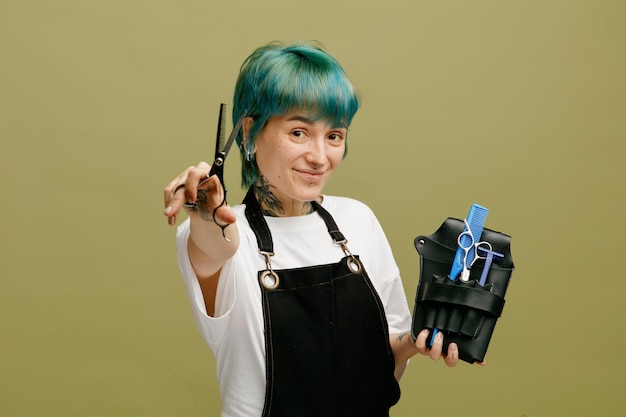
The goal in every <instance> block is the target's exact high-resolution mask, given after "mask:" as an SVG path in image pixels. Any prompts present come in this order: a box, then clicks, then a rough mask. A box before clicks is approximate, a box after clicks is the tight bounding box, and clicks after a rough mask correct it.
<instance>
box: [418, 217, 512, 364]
mask: <svg viewBox="0 0 626 417" xmlns="http://www.w3.org/2000/svg"><path fill="white" fill-rule="evenodd" d="M464 226H465V224H464V223H463V221H462V220H458V219H453V218H448V219H446V221H444V222H443V224H442V225H441V227H439V229H438V230H437V231H436V232H435V233H433V234H432V235H430V236H418V237H416V238H415V248H416V249H417V251H418V252H419V255H420V279H419V284H418V286H417V294H416V295H415V308H414V310H413V325H412V333H413V337H417V335H418V333H420V332H421V331H422V329H431V334H432V329H438V330H439V331H441V332H442V333H443V335H444V346H443V351H444V353H446V352H447V351H448V345H449V344H450V343H451V342H454V343H456V344H457V345H458V346H459V358H460V359H461V360H463V361H466V362H469V363H474V362H475V361H478V362H482V361H483V360H484V359H485V354H486V353H487V347H488V346H489V341H490V340H491V335H492V334H493V330H494V328H495V326H496V321H497V320H498V318H499V317H500V315H501V314H502V310H503V308H504V294H505V293H506V290H507V287H508V285H509V279H510V278H511V273H512V272H513V268H514V266H513V258H512V256H511V237H510V236H507V235H505V234H503V233H500V232H495V231H493V230H489V229H487V228H485V229H484V230H483V233H482V237H481V239H480V240H481V241H487V242H489V243H490V244H491V246H492V248H493V251H495V252H499V253H501V254H503V255H504V257H502V258H499V257H494V258H493V263H492V264H491V268H490V269H489V274H488V275H487V280H486V282H485V285H484V286H481V285H479V283H478V279H479V277H480V275H481V272H482V270H483V266H484V263H485V262H484V261H483V260H481V259H478V260H477V261H476V263H475V264H474V265H473V266H472V268H471V270H470V271H471V272H470V278H469V280H468V281H467V282H463V281H461V280H460V279H458V278H457V279H456V280H454V281H452V280H451V279H450V276H449V274H450V269H451V267H452V261H453V259H454V255H455V253H456V249H457V247H458V243H457V238H458V236H459V234H460V233H462V232H463V228H464Z"/></svg>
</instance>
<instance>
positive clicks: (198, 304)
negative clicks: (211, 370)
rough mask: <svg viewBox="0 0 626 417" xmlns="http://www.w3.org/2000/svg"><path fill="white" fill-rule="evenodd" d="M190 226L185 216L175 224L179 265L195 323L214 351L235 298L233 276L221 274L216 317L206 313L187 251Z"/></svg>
mask: <svg viewBox="0 0 626 417" xmlns="http://www.w3.org/2000/svg"><path fill="white" fill-rule="evenodd" d="M189 227H190V222H189V219H187V220H185V221H184V222H183V223H182V224H181V225H180V226H179V227H178V229H177V232H176V250H177V254H178V267H179V269H180V272H181V274H182V276H183V280H184V283H185V288H186V290H187V296H188V297H189V302H190V305H191V311H192V314H193V318H194V321H195V323H196V326H197V327H198V330H199V331H200V334H201V335H202V337H203V338H204V340H205V341H206V343H207V344H208V345H209V347H210V348H211V350H212V351H214V352H215V351H216V349H217V347H218V345H219V343H220V341H221V339H222V337H223V335H224V333H225V331H226V329H227V327H228V323H229V321H230V311H231V309H232V306H233V305H234V302H235V290H234V286H233V285H232V280H222V279H221V278H222V277H221V276H220V284H219V285H218V294H217V296H216V299H217V300H219V303H218V304H219V305H216V314H215V317H211V316H209V315H208V314H207V312H206V305H205V303H204V297H203V295H202V289H201V288H200V284H199V282H198V278H197V277H196V274H195V272H194V270H193V267H192V265H191V261H190V260H189V252H188V251H187V242H188V240H189ZM223 281H225V282H223Z"/></svg>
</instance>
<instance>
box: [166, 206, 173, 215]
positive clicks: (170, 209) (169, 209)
mask: <svg viewBox="0 0 626 417" xmlns="http://www.w3.org/2000/svg"><path fill="white" fill-rule="evenodd" d="M171 212H172V206H167V208H166V209H165V215H166V216H169V214H170V213H171Z"/></svg>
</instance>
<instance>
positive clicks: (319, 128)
mask: <svg viewBox="0 0 626 417" xmlns="http://www.w3.org/2000/svg"><path fill="white" fill-rule="evenodd" d="M346 135H347V129H346V128H344V127H333V126H329V125H328V124H327V122H326V121H325V120H317V121H313V120H311V119H310V118H308V117H307V114H306V112H294V113H290V114H287V115H283V116H275V117H272V118H271V119H269V120H268V122H267V123H266V125H265V127H264V128H263V129H262V130H261V132H260V133H259V134H258V136H257V137H256V141H255V149H256V153H255V158H256V162H257V165H258V167H259V172H260V173H261V175H262V177H263V178H264V181H265V182H266V183H267V184H268V185H269V186H270V191H271V192H272V193H273V194H274V196H275V197H276V198H277V199H278V200H279V201H280V202H281V203H282V205H283V207H284V208H287V207H290V206H292V205H294V204H297V202H307V201H312V200H314V199H316V198H317V197H318V196H319V195H320V194H321V193H322V190H323V189H324V186H325V185H326V183H327V182H328V180H329V179H330V176H331V175H332V173H333V172H334V171H335V168H337V166H339V163H340V162H341V160H342V159H343V155H344V151H345V146H346V145H345V141H346Z"/></svg>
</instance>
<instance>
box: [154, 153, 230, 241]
mask: <svg viewBox="0 0 626 417" xmlns="http://www.w3.org/2000/svg"><path fill="white" fill-rule="evenodd" d="M210 170H211V166H210V165H209V164H207V163H206V162H200V163H199V164H198V165H197V166H191V167H189V168H187V169H186V170H185V171H183V172H182V173H181V174H179V175H178V176H177V177H176V178H174V179H173V180H172V181H171V182H170V183H169V184H168V185H167V187H165V190H164V203H165V207H166V208H165V212H164V215H165V216H166V217H167V219H168V223H169V224H170V225H174V224H176V222H177V218H178V213H179V212H180V209H181V208H183V207H184V205H185V203H187V202H189V203H195V204H194V205H193V206H189V210H188V213H189V215H190V217H192V216H193V215H194V214H197V215H198V217H199V218H200V219H202V220H204V221H207V222H211V223H216V224H217V225H218V226H219V227H220V228H221V229H222V232H223V230H224V229H225V228H226V227H227V226H228V225H229V224H231V223H234V222H235V215H234V213H233V212H232V210H231V209H230V207H228V206H227V205H226V204H224V205H222V203H223V202H224V189H223V188H222V185H221V183H220V181H219V179H218V178H217V177H216V176H212V177H210V178H207V173H208V172H209V171H210Z"/></svg>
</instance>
